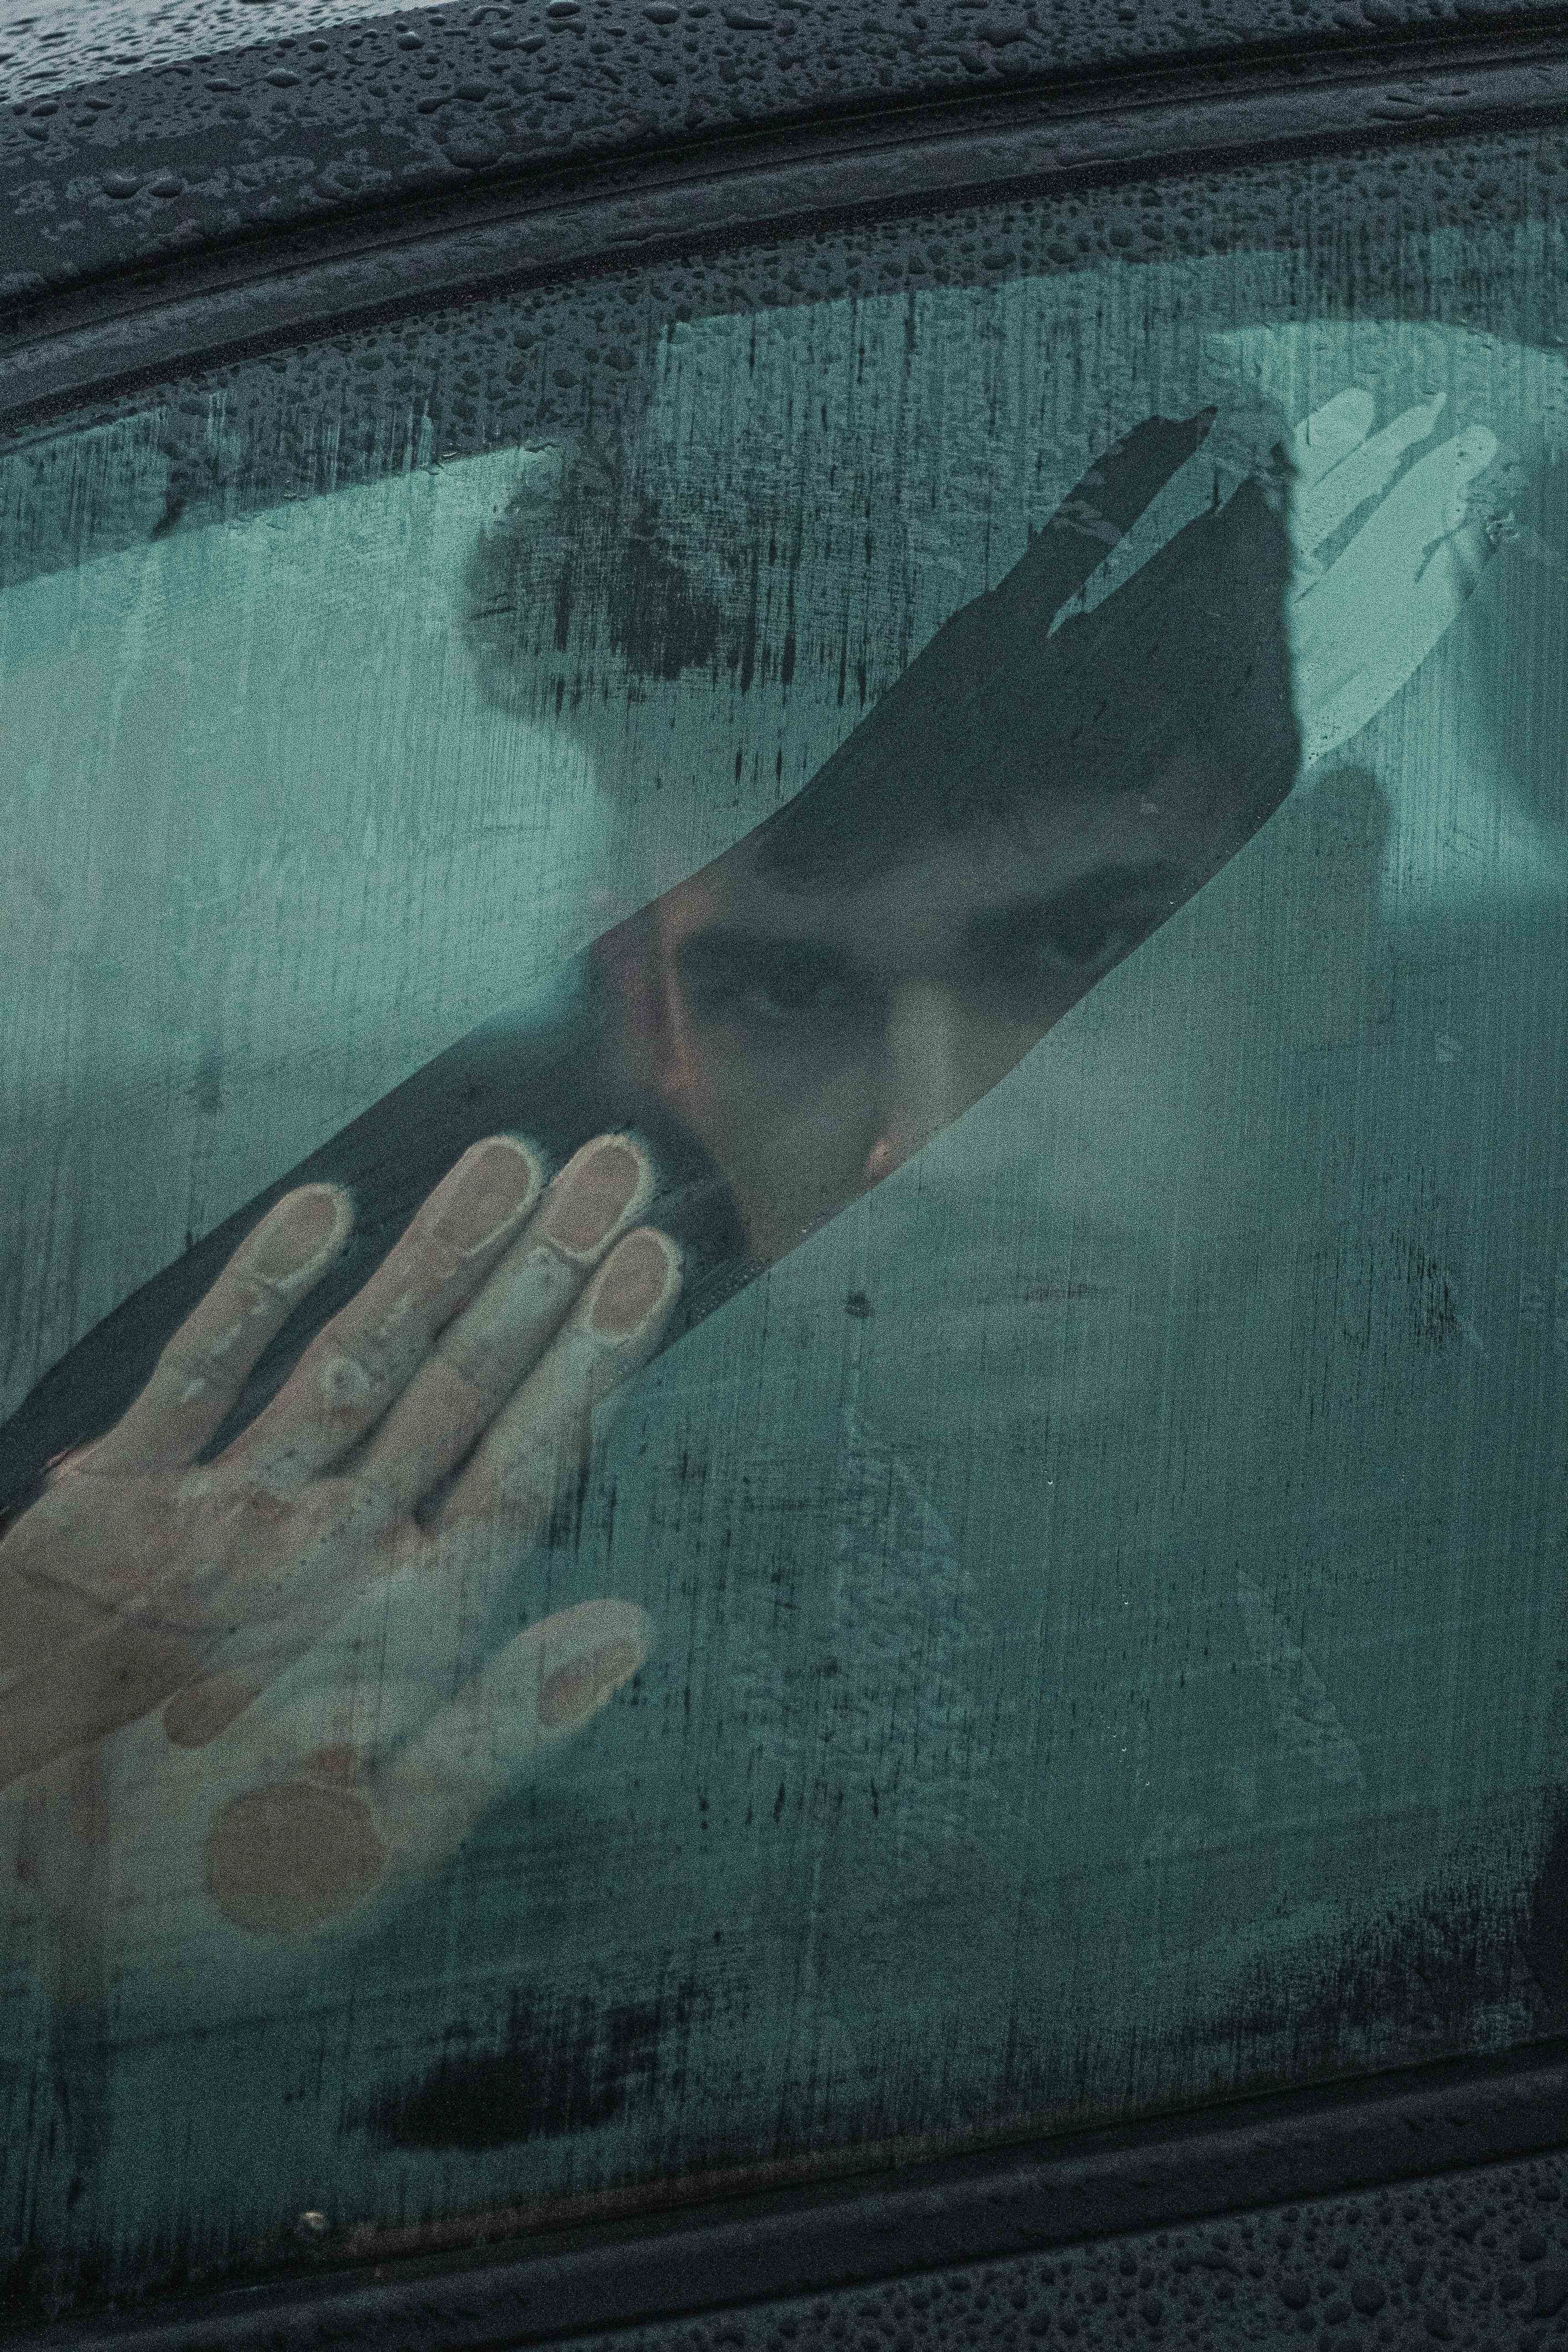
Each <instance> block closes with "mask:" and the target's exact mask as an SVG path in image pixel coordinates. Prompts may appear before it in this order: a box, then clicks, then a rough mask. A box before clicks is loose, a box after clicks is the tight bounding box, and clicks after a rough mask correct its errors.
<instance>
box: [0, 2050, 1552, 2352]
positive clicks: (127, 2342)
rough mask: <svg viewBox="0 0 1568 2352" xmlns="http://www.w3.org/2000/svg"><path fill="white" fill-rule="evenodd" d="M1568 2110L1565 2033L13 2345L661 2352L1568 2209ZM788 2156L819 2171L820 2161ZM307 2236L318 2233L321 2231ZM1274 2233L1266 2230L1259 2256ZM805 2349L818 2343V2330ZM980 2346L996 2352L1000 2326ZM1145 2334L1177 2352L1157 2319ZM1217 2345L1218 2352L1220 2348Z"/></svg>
mask: <svg viewBox="0 0 1568 2352" xmlns="http://www.w3.org/2000/svg"><path fill="white" fill-rule="evenodd" d="M1565 2117H1568V2038H1563V2039H1559V2040H1556V2041H1552V2042H1542V2043H1537V2044H1535V2045H1533V2046H1531V2047H1529V2048H1526V2049H1523V2050H1520V2051H1514V2052H1510V2053H1506V2054H1504V2055H1503V2056H1500V2057H1489V2058H1480V2059H1476V2058H1467V2059H1455V2060H1447V2061H1443V2062H1440V2063H1430V2064H1426V2065H1417V2066H1412V2067H1405V2068H1400V2069H1399V2070H1397V2071H1393V2072H1389V2073H1387V2074H1378V2075H1373V2076H1370V2077H1361V2078H1357V2079H1355V2080H1352V2081H1348V2082H1343V2083H1339V2084H1330V2085H1327V2086H1323V2085H1319V2086H1310V2087H1307V2088H1304V2089H1298V2090H1292V2091H1286V2092H1279V2093H1275V2094H1272V2095H1268V2096H1267V2097H1261V2098H1249V2099H1244V2100H1237V2101H1234V2102H1232V2103H1229V2104H1223V2103H1222V2104H1220V2105H1217V2106H1215V2107H1211V2108H1208V2109H1206V2110H1196V2111H1194V2112H1192V2113H1190V2114H1187V2115H1184V2116H1180V2117H1170V2116H1165V2117H1159V2118H1155V2119H1153V2120H1152V2121H1142V2122H1140V2123H1137V2124H1132V2125H1126V2126H1114V2127H1111V2128H1109V2129H1101V2130H1097V2131H1094V2132H1087V2133H1085V2132H1079V2133H1075V2134H1064V2135H1062V2136H1060V2137H1049V2138H1033V2139H1030V2140H1027V2141H1023V2142H1019V2143H1016V2144H1014V2145H1012V2146H1008V2147H993V2148H990V2149H986V2150H982V2151H976V2152H972V2153H970V2154H967V2155H963V2156H957V2157H951V2156H950V2157H945V2158H939V2159H936V2160H934V2161H933V2160H926V2161H912V2162H906V2163H904V2164H901V2165H900V2164H899V2163H898V2162H897V2161H896V2160H894V2161H892V2162H888V2161H886V2160H885V2161H884V2162H883V2164H882V2165H881V2166H880V2168H877V2169H858V2170H857V2171H856V2172H855V2173H854V2174H853V2175H850V2176H848V2177H844V2178H841V2179H838V2180H837V2181H834V2182H832V2183H831V2184H827V2185H825V2184H824V2182H823V2180H822V2179H821V2168H820V2167H819V2168H817V2172H816V2178H815V2179H796V2180H795V2181H793V2182H790V2183H788V2184H786V2185H784V2186H783V2187H780V2186H778V2185H776V2184H775V2185H773V2186H767V2185H764V2186H763V2187H762V2188H761V2189H755V2190H753V2191H752V2192H751V2193H748V2194H745V2195H739V2194H736V2193H735V2192H734V2190H733V2189H731V2190H730V2191H729V2193H727V2194H726V2193H724V2191H723V2189H721V2187H720V2186H719V2184H717V2183H715V2182H713V2181H712V2180H711V2179H710V2182H709V2183H708V2185H707V2188H706V2190H705V2191H704V2189H703V2186H702V2184H700V2183H694V2182H682V2181H679V2180H677V2181H672V2182H669V2183H667V2184H663V2185H662V2186H661V2188H660V2189H659V2190H658V2203H657V2205H656V2204H655V2202H654V2200H653V2199H652V2198H650V2197H648V2195H647V2192H646V2191H645V2192H642V2201H641V2202H640V2203H639V2202H638V2201H637V2200H638V2192H636V2191H633V2190H630V2189H628V2190H626V2191H625V2192H620V2194H619V2195H618V2198H617V2200H616V2205H617V2207H618V2210H615V2209H612V2210H610V2211H609V2212H608V2213H607V2214H606V2213H605V2210H603V2209H604V2206H605V2202H606V2200H598V2202H599V2205H600V2208H601V2210H600V2212H599V2214H598V2216H597V2218H595V2219H590V2220H587V2221H581V2222H579V2224H578V2225H577V2226H576V2227H575V2228H574V2227H572V2226H570V2224H569V2219H568V2215H567V2214H566V2212H565V2211H564V2210H563V2209H562V2208H560V2207H556V2208H553V2209H551V2210H549V2211H548V2212H545V2211H542V2212H541V2214H540V2217H539V2221H538V2223H537V2225H536V2226H535V2227H534V2229H532V2230H531V2231H529V2233H528V2235H527V2237H526V2239H523V2238H522V2237H521V2217H520V2215H519V2214H518V2213H517V2212H516V2211H515V2210H514V2211H511V2212H508V2213H504V2214H497V2213H492V2214H489V2215H485V2214H475V2215H473V2216H472V2217H471V2218H469V2219H468V2220H467V2221H463V2222H461V2223H459V2222H456V2221H454V2222H448V2223H444V2224H443V2223H437V2224H434V2225H432V2226H431V2227H430V2228H428V2229H427V2230H426V2231H406V2232H402V2233H398V2234H396V2235H394V2234H393V2233H388V2234H387V2235H386V2236H385V2237H384V2238H382V2239H379V2240H366V2241H364V2242H355V2243H354V2245H353V2249H352V2253H353V2260H352V2263H345V2261H344V2255H345V2252H350V2250H349V2249H346V2248H344V2247H342V2246H336V2247H334V2246H333V2244H332V2243H331V2239H330V2236H328V2237H325V2238H323V2240H322V2242H321V2250H320V2252H319V2253H318V2255H317V2256H316V2258H315V2259H314V2261H310V2258H309V2257H308V2256H307V2257H306V2258H305V2259H306V2263H307V2265H308V2266H307V2267H300V2268H296V2269H295V2271H294V2273H293V2275H292V2276H285V2277H284V2278H283V2279H281V2280H279V2279H277V2278H276V2276H275V2277H274V2279H273V2280H271V2281H268V2283H266V2284H260V2285H257V2286H252V2287H246V2288H240V2289H237V2290H234V2289H231V2290H229V2291H228V2292H226V2293H217V2294H200V2295H192V2296H180V2297H178V2298H177V2299H174V2298H172V2299H170V2300H167V2301H164V2302H163V2306H162V2308H161V2309H159V2310H157V2311H154V2312H151V2313H148V2314H145V2315H141V2316H138V2317H128V2316H125V2315H118V2316H111V2315H108V2314H100V2315H94V2316H93V2317H91V2318H84V2319H82V2320H81V2321H79V2322H78V2323H76V2324H75V2325H71V2324H70V2323H67V2324H66V2325H65V2326H60V2325H58V2324H57V2325H55V2326H50V2327H48V2328H47V2329H40V2330H36V2331H29V2332H27V2333H26V2334H24V2335H21V2336H16V2337H15V2338H11V2337H7V2338H5V2340H6V2341H7V2342H8V2343H11V2344H13V2346H14V2352H34V2347H36V2348H37V2352H47V2347H50V2346H59V2345H61V2344H70V2345H73V2346H77V2347H81V2352H100V2347H101V2352H108V2347H110V2345H124V2346H126V2347H128V2352H280V2347H281V2348H282V2352H287V2347H293V2346H299V2347H307V2346H311V2345H315V2344H326V2343H331V2344H336V2343H339V2342H342V2341H344V2340H354V2341H359V2342H363V2343H374V2344H378V2345H389V2346H395V2347H397V2352H456V2347H460V2346H464V2345H469V2344H472V2345H475V2346H480V2345H483V2346H485V2347H501V2346H518V2347H521V2346H524V2345H552V2344H564V2343H567V2342H570V2341H575V2340H577V2339H578V2338H579V2337H580V2336H582V2335H584V2333H585V2332H587V2331H588V2330H591V2329H594V2330H596V2329H605V2328H623V2329H626V2328H629V2329H633V2330H636V2331H637V2332H636V2333H633V2334H630V2335H626V2336H621V2337H619V2338H618V2339H617V2340H618V2341H619V2342H620V2343H622V2344H624V2346H625V2347H626V2352H637V2346H638V2344H639V2342H641V2341H644V2340H645V2339H644V2337H643V2336H642V2332H641V2331H642V2328H644V2327H646V2328H647V2330H648V2331H650V2332H649V2334H648V2336H647V2338H646V2341H647V2345H648V2352H655V2347H656V2346H657V2344H658V2341H659V2334H658V2331H660V2330H661V2329H662V2327H663V2326H664V2325H665V2324H666V2323H668V2322H673V2321H676V2320H679V2319H689V2318H693V2317H697V2316H700V2315H707V2316H709V2317H711V2318H715V2319H717V2318H718V2317H720V2316H721V2315H723V2314H725V2313H727V2312H737V2311H742V2310H743V2309H745V2308H746V2307H747V2306H754V2305H762V2306H763V2307H764V2308H765V2307H767V2306H769V2305H776V2304H783V2303H785V2302H787V2301H789V2300H791V2299H793V2298H796V2297H800V2296H813V2297H816V2298H818V2299H821V2298H826V2299H827V2300H828V2302H829V2304H831V2302H832V2299H833V2298H834V2297H835V2296H838V2297H842V2298H843V2300H844V2302H845V2304H846V2305H847V2304H848V2303H849V2302H850V2300H851V2299H852V2298H854V2299H858V2298H859V2297H861V2296H863V2294H864V2293H865V2291H866V2289H867V2288H868V2287H871V2288H875V2287H876V2286H878V2285H880V2284H892V2283H893V2282H895V2281H898V2280H907V2279H914V2278H918V2277H921V2276H931V2275H933V2274H938V2273H942V2272H944V2271H952V2270H955V2269H962V2268H964V2267H967V2266H969V2265H973V2264H975V2263H989V2262H1001V2263H1014V2264H1016V2266H1017V2268H1018V2271H1019V2273H1020V2274H1023V2273H1026V2269H1027V2266H1028V2265H1029V2264H1030V2263H1031V2262H1034V2263H1037V2262H1038V2259H1039V2257H1040V2256H1042V2255H1044V2254H1046V2253H1048V2252H1058V2253H1060V2252H1066V2251H1067V2250H1068V2249H1072V2248H1082V2247H1093V2246H1096V2245H1099V2244H1101V2243H1103V2242H1116V2241H1118V2240H1121V2239H1126V2238H1132V2237H1135V2235H1136V2234H1137V2233H1143V2232H1150V2231H1162V2232H1163V2235H1164V2241H1165V2243H1164V2251H1165V2252H1166V2254H1167V2255H1168V2256H1169V2257H1171V2259H1172V2266H1173V2267H1174V2268H1177V2269H1180V2268H1181V2267H1182V2266H1183V2263H1184V2261H1189V2262H1190V2263H1193V2264H1195V2265H1197V2266H1198V2267H1200V2268H1202V2269H1206V2270H1208V2271H1211V2272H1212V2271H1213V2270H1214V2269H1215V2267H1216V2265H1215V2255H1214V2251H1213V2224H1214V2223H1215V2221H1221V2220H1226V2221H1236V2220H1237V2219H1238V2218H1239V2219H1241V2220H1243V2221H1245V2220H1246V2219H1247V2218H1248V2217H1250V2218H1251V2219H1252V2220H1253V2221H1254V2222H1255V2223H1256V2222H1258V2221H1268V2222H1270V2223H1272V2224H1273V2225H1274V2226H1273V2231H1272V2236H1271V2239H1270V2242H1271V2243H1274V2242H1277V2240H1278V2239H1279V2236H1280V2235H1281V2234H1282V2232H1281V2231H1280V2229H1279V2225H1280V2224H1281V2223H1283V2222H1285V2221H1289V2220H1293V2219H1295V2218H1297V2217H1305V2216H1306V2215H1307V2213H1308V2212H1309V2210H1310V2207H1311V2206H1312V2205H1314V2204H1316V2203H1318V2202H1319V2201H1320V2200H1323V2199H1325V2198H1329V2197H1333V2196H1336V2195H1339V2194H1342V2193H1343V2192H1347V2191H1348V2192H1352V2193H1357V2192H1359V2195H1360V2197H1361V2199H1362V2200H1363V2202H1364V2200H1367V2199H1371V2198H1374V2197H1375V2196H1376V2195H1377V2194H1378V2192H1385V2191H1386V2190H1387V2189H1390V2188H1393V2187H1396V2186H1397V2187H1400V2188H1402V2189H1405V2190H1406V2191H1407V2192H1409V2194H1410V2197H1411V2198H1412V2200H1414V2203H1415V2209H1416V2210H1415V2215H1414V2216H1412V2215H1408V2214H1407V2216H1406V2218H1407V2219H1415V2218H1420V2219H1425V2220H1426V2221H1428V2224H1429V2225H1430V2224H1431V2223H1432V2222H1433V2221H1436V2224H1437V2226H1438V2227H1441V2226H1442V2225H1443V2223H1444V2222H1445V2221H1447V2219H1448V2217H1449V2215H1450V2214H1451V2211H1452V2208H1453V2207H1454V2205H1455V2204H1456V2203H1457V2204H1458V2205H1460V2206H1461V2207H1462V2206H1464V2205H1466V2204H1467V2203H1468V2204H1469V2205H1470V2206H1471V2207H1472V2209H1473V2210H1474V2211H1475V2212H1476V2213H1477V2214H1478V2215H1481V2216H1482V2217H1483V2218H1484V2212H1485V2202H1486V2200H1487V2199H1488V2198H1489V2197H1493V2198H1495V2197H1496V2195H1497V2194H1498V2192H1501V2193H1502V2194H1503V2195H1504V2196H1506V2195H1508V2194H1510V2193H1511V2194H1512V2195H1514V2196H1515V2197H1519V2196H1521V2195H1528V2194H1529V2193H1530V2191H1531V2188H1532V2187H1534V2188H1537V2189H1539V2185H1540V2182H1541V2180H1542V2176H1543V2172H1544V2175H1545V2177H1546V2178H1547V2179H1551V2178H1552V2176H1553V2175H1555V2176H1557V2177H1558V2178H1559V2179H1561V2182H1562V2186H1563V2192H1564V2195H1565V2196H1568V2154H1564V2155H1562V2156H1560V2157H1558V2159H1557V2162H1556V2163H1555V2164H1554V2165H1549V2166H1547V2167H1545V2168H1543V2167H1542V2165H1541V2164H1540V2162H1539V2159H1540V2158H1543V2157H1547V2158H1550V2157H1552V2155H1554V2154H1555V2153H1556V2152H1557V2151H1559V2150H1562V2149H1564V2148H1565V2147H1568V2125H1565V2122H1564V2118H1565ZM882 2153H883V2155H884V2158H885V2157H886V2152H885V2151H884V2152H882ZM795 2169H796V2170H798V2171H802V2172H804V2171H805V2170H806V2169H807V2164H806V2161H805V2160H802V2162H801V2164H800V2165H799V2166H798V2167H796V2168H795ZM1547 2193H1548V2194H1549V2195H1550V2194H1551V2191H1550V2189H1549V2190H1548V2192H1547ZM584 2201H586V2200H584ZM305 2219H306V2217H301V2221H302V2222H303V2221H305ZM1499 2234H1500V2233H1499ZM1262 2235H1263V2233H1262V2232H1261V2231H1257V2230H1256V2229H1255V2231H1254V2232H1253V2240H1254V2242H1253V2245H1252V2247H1251V2249H1250V2251H1251V2252H1252V2253H1253V2255H1254V2258H1256V2253H1257V2250H1258V2241H1259V2240H1260V2239H1261V2237H1262ZM1467 2236H1469V2237H1471V2239H1472V2242H1471V2243H1470V2244H1469V2246H1468V2249H1467V2253H1466V2262H1467V2264H1468V2267H1469V2268H1470V2270H1471V2272H1472V2274H1473V2275H1472V2280H1471V2284H1472V2286H1473V2287H1480V2288H1484V2287H1485V2286H1486V2285H1487V2284H1489V2283H1490V2284H1492V2285H1493V2286H1494V2287H1495V2286H1496V2285H1497V2284H1500V2283H1501V2281H1502V2280H1503V2278H1504V2277H1505V2276H1506V2275H1507V2274H1508V2273H1510V2272H1514V2271H1515V2270H1516V2268H1517V2264H1516V2258H1515V2255H1514V2252H1513V2250H1512V2248H1511V2247H1510V2246H1505V2245H1503V2244H1501V2243H1498V2244H1496V2245H1494V2246H1493V2247H1491V2248H1488V2247H1487V2246H1486V2245H1485V2243H1484V2242H1480V2243H1477V2242H1474V2240H1473V2233H1472V2232H1467ZM300 2238H301V2240H305V2241H307V2242H308V2227H307V2228H302V2229H301V2231H300ZM410 2241H416V2242H415V2243H410ZM1228 2267H1229V2269H1230V2270H1232V2271H1233V2272H1234V2282H1233V2286H1232V2294H1231V2296H1230V2297H1227V2298H1226V2305H1227V2309H1228V2310H1229V2312H1230V2313H1231V2315H1233V2316H1234V2319H1235V2322H1236V2325H1237V2331H1238V2332H1237V2336H1236V2337H1235V2341H1236V2342H1237V2344H1238V2345H1239V2344H1243V2343H1255V2342H1258V2341H1259V2340H1263V2339H1262V2338H1260V2337H1259V2336H1258V2334H1257V2333H1256V2328H1257V2327H1258V2326H1259V2325H1261V2324H1263V2323H1272V2325H1273V2326H1276V2327H1279V2326H1280V2323H1281V2321H1282V2319H1283V2318H1284V2316H1285V2313H1286V2306H1285V2305H1282V2304H1281V2302H1280V2300H1279V2284H1280V2280H1281V2276H1282V2274H1289V2273H1290V2272H1291V2271H1293V2270H1297V2269H1299V2268H1300V2254H1299V2253H1295V2254H1286V2253H1284V2252H1279V2251H1276V2258H1275V2261H1274V2263H1273V2265H1272V2266H1270V2265H1269V2264H1268V2263H1267V2262H1265V2263H1263V2264H1262V2265H1261V2266H1260V2274H1254V2273H1249V2272H1247V2271H1246V2270H1244V2269H1243V2268H1242V2266H1241V2265H1240V2264H1239V2263H1230V2264H1229V2265H1228ZM1552 2267H1553V2275H1555V2269H1556V2266H1555V2265H1554V2266H1552ZM1369 2268H1372V2269H1373V2272H1374V2274H1375V2261H1373V2263H1369V2262H1368V2260H1367V2257H1366V2249H1365V2248H1364V2247H1363V2249H1361V2250H1359V2259H1358V2270H1360V2271H1363V2272H1364V2271H1366V2270H1367V2269H1369ZM1474 2300H1477V2301H1479V2300H1480V2297H1479V2294H1478V2295H1476V2296H1475V2297H1474ZM1489 2300H1495V2297H1492V2298H1489ZM1290 2316H1291V2317H1292V2318H1293V2317H1294V2314H1293V2313H1292V2314H1290ZM1516 2316H1518V2317H1520V2318H1523V2317H1525V2316H1527V2315H1526V2314H1524V2313H1519V2314H1516ZM1249 2326H1250V2327H1251V2328H1252V2330H1253V2331H1254V2332H1251V2333H1248V2332H1247V2329H1248V2327H1249ZM798 2340H800V2341H801V2343H802V2345H803V2347H808V2346H812V2345H814V2344H815V2343H816V2342H817V2341H820V2340H823V2339H820V2338H817V2337H815V2336H810V2335H806V2334H803V2335H802V2336H801V2337H800V2338H799V2339H798ZM965 2340H966V2341H968V2342H972V2343H973V2344H975V2345H976V2346H977V2347H979V2352H985V2343H986V2338H985V2336H984V2334H981V2335H975V2336H967V2335H966V2338H965ZM1117 2340H1118V2341H1119V2342H1121V2343H1130V2342H1131V2341H1132V2340H1135V2339H1129V2338H1126V2337H1122V2336H1119V2337H1118V2339H1117ZM1149 2340H1150V2342H1151V2343H1155V2342H1157V2341H1159V2340H1160V2338H1159V2336H1157V2334H1156V2333H1155V2332H1154V2330H1153V2326H1151V2333H1150V2337H1149ZM1210 2340H1211V2341H1213V2342H1214V2343H1215V2352H1223V2347H1221V2345H1220V2343H1219V2339H1218V2338H1217V2336H1215V2337H1213V2338H1211V2339H1210ZM1314 2340H1315V2337H1314ZM996 2341H997V2345H998V2352H1001V2347H1002V2346H1003V2344H1004V2343H1006V2344H1008V2345H1011V2344H1012V2342H1013V2341H1014V2339H1013V2337H1012V2336H1003V2335H1001V2334H1000V2333H999V2334H998V2335H997V2337H996Z"/></svg>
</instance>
